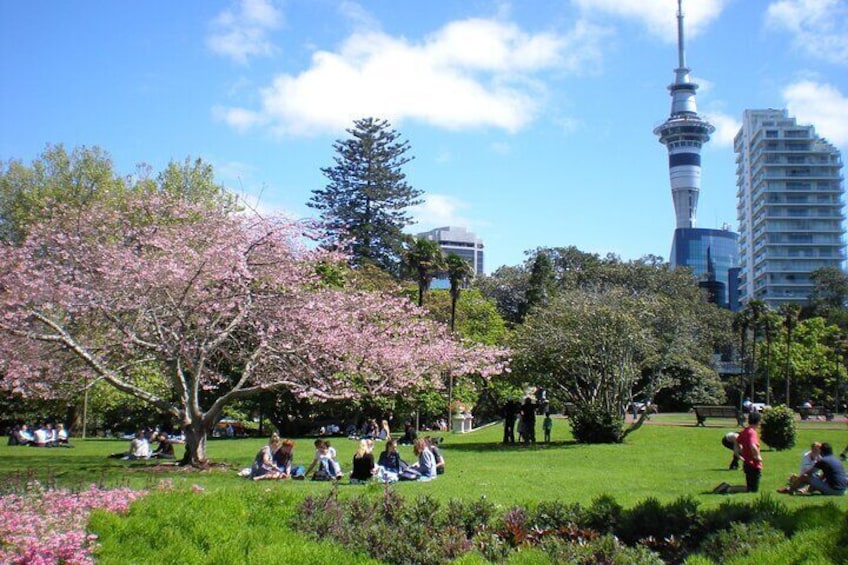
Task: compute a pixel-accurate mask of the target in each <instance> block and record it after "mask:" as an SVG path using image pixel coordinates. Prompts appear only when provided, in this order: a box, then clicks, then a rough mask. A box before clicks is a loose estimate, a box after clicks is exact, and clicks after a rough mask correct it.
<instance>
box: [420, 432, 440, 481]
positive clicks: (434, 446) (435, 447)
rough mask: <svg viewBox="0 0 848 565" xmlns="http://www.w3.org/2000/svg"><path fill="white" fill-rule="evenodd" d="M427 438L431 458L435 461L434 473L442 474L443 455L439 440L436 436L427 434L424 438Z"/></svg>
mask: <svg viewBox="0 0 848 565" xmlns="http://www.w3.org/2000/svg"><path fill="white" fill-rule="evenodd" d="M424 439H426V440H427V447H429V448H430V452H431V453H432V454H433V460H434V461H435V462H436V474H437V475H444V474H445V457H444V455H442V452H441V450H440V449H439V442H438V440H437V439H436V438H434V437H430V436H427V437H426V438H424Z"/></svg>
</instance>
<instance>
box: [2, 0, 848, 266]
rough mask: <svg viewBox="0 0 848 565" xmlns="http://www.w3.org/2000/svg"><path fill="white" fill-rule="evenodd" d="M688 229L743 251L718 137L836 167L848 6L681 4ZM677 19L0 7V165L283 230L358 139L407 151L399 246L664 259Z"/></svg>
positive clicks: (609, 7)
mask: <svg viewBox="0 0 848 565" xmlns="http://www.w3.org/2000/svg"><path fill="white" fill-rule="evenodd" d="M684 12H685V14H686V20H685V21H686V55H687V63H688V65H689V67H690V68H691V69H692V76H693V78H694V79H695V81H696V82H698V83H699V84H700V86H701V88H700V89H699V91H698V98H697V100H698V108H699V111H700V112H701V113H702V114H703V115H705V116H706V117H707V118H708V119H709V120H710V121H711V122H712V123H713V124H714V125H715V126H716V133H715V134H714V136H713V139H712V140H711V141H710V142H709V143H708V144H707V146H706V147H705V148H704V150H703V152H702V162H703V177H702V185H701V196H700V203H699V207H698V226H699V227H721V225H722V224H724V223H727V224H730V226H731V227H732V228H734V229H735V228H736V225H737V222H736V197H735V194H736V187H735V176H734V175H735V173H734V171H735V165H734V155H733V149H732V138H733V135H734V134H735V133H736V131H737V129H738V127H739V122H740V120H741V116H742V111H743V110H744V109H746V108H788V109H789V110H790V112H791V113H792V114H793V115H796V116H797V117H798V118H799V120H800V121H802V122H803V123H812V124H814V125H815V126H816V129H817V131H818V132H819V133H820V134H821V135H824V136H825V137H827V138H828V139H829V140H830V141H831V142H833V143H834V144H835V145H837V146H838V147H839V148H840V149H841V150H842V151H843V153H844V152H845V151H846V149H848V31H846V30H848V1H846V0H684ZM675 13H676V0H556V1H555V0H522V1H513V2H498V1H495V2H493V1H486V0H438V1H432V0H431V1H421V0H408V1H398V0H369V1H362V2H358V3H357V2H353V1H338V0H332V1H331V0H281V1H276V0H241V1H229V0H228V1H211V0H205V1H190V0H181V1H179V2H172V1H165V0H149V1H145V2H142V1H140V0H126V1H120V2H119V1H110V0H97V1H95V0H86V1H82V0H79V1H58V0H53V1H43V0H18V1H16V0H0V76H2V80H1V81H0V159H2V160H9V159H21V160H23V161H25V162H29V161H31V160H32V159H33V158H34V157H36V156H37V155H38V154H40V153H41V152H42V151H43V150H44V148H45V146H46V144H48V143H49V144H58V143H63V144H65V145H66V146H67V147H69V148H71V147H74V146H78V145H87V146H92V145H99V146H101V147H102V148H104V149H106V150H107V151H108V152H109V153H110V154H111V155H112V156H113V158H114V160H115V165H116V168H117V170H118V171H119V172H121V173H124V174H130V173H132V172H133V171H134V170H135V165H136V164H138V163H142V162H144V163H148V164H150V165H152V166H153V168H154V169H155V170H161V169H162V168H163V167H164V166H165V164H166V163H167V162H168V161H169V160H172V159H176V160H182V159H184V158H185V157H187V156H191V157H202V158H203V159H205V160H207V161H209V162H211V163H212V164H213V165H214V166H215V169H216V173H217V176H218V180H219V181H221V182H222V183H224V184H225V185H227V186H228V187H230V188H232V189H233V190H235V191H236V192H239V193H241V194H243V195H245V197H246V198H250V199H252V200H253V201H254V202H258V205H259V206H260V207H261V208H262V209H275V210H283V211H286V212H288V213H290V214H292V215H294V216H296V217H305V216H309V215H311V214H312V210H311V209H309V208H307V207H306V205H305V204H306V202H307V201H308V200H309V198H310V195H311V191H312V190H313V189H316V188H321V187H323V186H324V185H325V179H324V177H323V175H322V174H321V172H320V168H321V167H326V166H329V165H331V164H332V158H333V151H332V143H333V141H334V140H335V139H338V138H340V137H345V135H346V134H345V132H344V130H345V128H346V127H350V125H351V124H352V121H353V120H354V119H356V118H359V117H364V116H376V117H383V118H387V119H389V120H390V121H391V122H392V124H393V126H394V127H395V128H396V129H398V130H399V131H400V132H401V134H402V135H403V136H404V137H405V138H406V139H407V140H409V142H410V144H411V146H412V154H414V156H415V160H414V161H413V162H412V163H410V164H409V165H408V166H407V168H406V172H407V175H408V178H409V181H410V182H411V183H412V184H413V185H414V186H415V187H417V188H420V189H422V190H424V191H425V193H426V199H427V200H426V202H425V203H424V205H422V206H421V207H419V208H418V209H416V210H415V212H414V213H415V217H416V218H417V219H418V224H417V225H416V226H414V227H412V228H410V230H411V231H423V230H425V229H430V228H433V227H437V226H441V225H461V226H466V227H468V228H469V229H471V230H472V231H474V232H475V233H477V234H478V235H479V236H480V237H481V238H483V240H484V241H485V244H486V271H487V272H492V271H493V270H494V269H496V268H497V267H498V266H500V265H503V264H507V265H515V264H518V263H520V262H521V261H523V259H524V255H523V252H524V251H525V250H527V249H532V248H535V247H537V246H559V245H562V246H565V245H575V246H577V247H578V248H580V249H582V250H584V251H591V252H597V253H601V254H605V253H608V252H612V253H616V254H619V255H620V256H622V257H623V258H625V259H632V258H637V257H640V256H643V255H646V254H655V255H660V256H662V257H666V258H667V257H668V253H669V246H670V243H671V236H672V231H673V229H674V214H673V209H672V203H671V194H670V188H669V181H668V171H667V158H666V151H665V148H664V147H663V146H662V145H660V144H659V143H658V142H657V139H656V137H655V136H654V135H653V133H652V130H653V128H654V127H655V126H656V125H657V124H659V123H661V122H662V121H663V120H665V119H666V117H667V116H668V113H669V109H670V103H671V99H670V97H669V95H668V91H667V90H666V86H667V85H668V84H669V83H670V82H672V80H673V79H674V74H673V68H674V67H676V65H677V53H676V28H675V26H676V19H675Z"/></svg>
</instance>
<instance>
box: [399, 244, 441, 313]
mask: <svg viewBox="0 0 848 565" xmlns="http://www.w3.org/2000/svg"><path fill="white" fill-rule="evenodd" d="M404 259H405V262H406V266H407V268H408V269H409V271H410V272H412V274H413V275H414V276H415V281H416V282H417V283H418V305H419V306H423V305H424V294H425V293H426V292H427V291H428V290H429V289H430V283H431V282H433V278H434V277H435V276H436V274H437V273H439V272H440V271H442V270H443V269H444V256H443V255H442V248H441V247H440V246H439V243H438V242H437V241H431V240H429V239H424V238H415V239H413V240H412V243H411V244H410V246H409V248H408V249H407V250H406V253H405V254H404Z"/></svg>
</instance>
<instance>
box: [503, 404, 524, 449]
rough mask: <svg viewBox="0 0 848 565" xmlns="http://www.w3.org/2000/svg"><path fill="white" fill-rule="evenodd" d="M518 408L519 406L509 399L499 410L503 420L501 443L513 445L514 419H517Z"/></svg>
mask: <svg viewBox="0 0 848 565" xmlns="http://www.w3.org/2000/svg"><path fill="white" fill-rule="evenodd" d="M519 408H520V406H519V405H518V403H517V402H516V401H515V400H513V399H511V398H510V399H509V400H507V401H506V404H504V405H503V408H502V409H501V416H503V419H504V437H503V442H504V443H505V444H507V443H515V418H516V417H518V409H519Z"/></svg>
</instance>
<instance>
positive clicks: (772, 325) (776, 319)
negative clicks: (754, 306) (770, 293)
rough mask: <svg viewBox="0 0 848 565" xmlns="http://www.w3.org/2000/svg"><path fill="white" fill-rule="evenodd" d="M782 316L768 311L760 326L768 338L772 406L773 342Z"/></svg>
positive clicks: (768, 391) (768, 397)
mask: <svg viewBox="0 0 848 565" xmlns="http://www.w3.org/2000/svg"><path fill="white" fill-rule="evenodd" d="M780 322H781V320H780V316H778V315H777V314H776V313H775V312H771V311H769V310H766V311H765V312H764V313H763V317H762V320H761V321H760V325H761V327H762V329H763V336H764V337H765V338H766V399H765V400H766V404H767V405H769V404H771V378H770V377H771V342H772V340H774V338H776V337H777V333H778V328H779V327H780Z"/></svg>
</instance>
